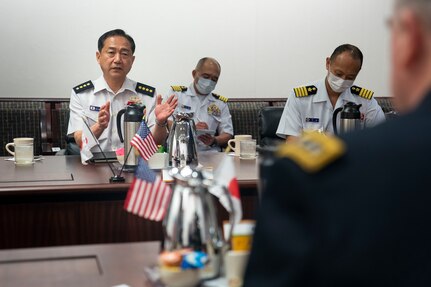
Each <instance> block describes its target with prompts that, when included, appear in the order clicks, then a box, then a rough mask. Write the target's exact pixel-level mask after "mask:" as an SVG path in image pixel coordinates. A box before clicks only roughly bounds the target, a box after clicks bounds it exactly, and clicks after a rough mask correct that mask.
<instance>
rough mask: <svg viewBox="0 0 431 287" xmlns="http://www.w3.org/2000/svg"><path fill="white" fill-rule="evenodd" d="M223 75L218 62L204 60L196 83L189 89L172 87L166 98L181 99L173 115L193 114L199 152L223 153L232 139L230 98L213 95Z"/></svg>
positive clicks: (209, 59) (193, 73)
mask: <svg viewBox="0 0 431 287" xmlns="http://www.w3.org/2000/svg"><path fill="white" fill-rule="evenodd" d="M220 72H221V68H220V64H219V63H218V62H217V61H216V60H215V59H213V58H202V59H200V60H199V62H198V64H197V65H196V68H195V69H194V70H193V72H192V76H193V83H192V84H191V85H190V86H189V87H186V86H172V87H171V89H170V90H169V92H168V93H167V95H166V98H167V97H168V96H170V95H172V94H174V95H176V97H177V98H178V105H177V108H176V110H175V112H174V114H176V113H177V112H185V113H193V114H194V116H193V119H194V121H195V123H196V129H197V130H198V131H200V132H199V133H198V151H221V148H222V147H224V146H226V144H227V142H228V141H229V140H230V139H231V138H232V136H233V126H232V117H231V115H230V112H229V108H228V105H227V103H226V102H227V98H225V97H223V96H220V95H217V94H215V93H213V91H214V89H215V87H216V85H217V82H218V79H219V76H220ZM169 124H170V123H169ZM206 132H208V133H206Z"/></svg>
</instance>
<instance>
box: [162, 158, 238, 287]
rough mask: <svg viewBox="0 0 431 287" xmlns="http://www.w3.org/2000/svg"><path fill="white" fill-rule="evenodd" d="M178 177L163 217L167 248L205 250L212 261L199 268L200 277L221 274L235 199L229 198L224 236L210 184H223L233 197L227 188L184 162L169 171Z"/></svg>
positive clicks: (226, 193)
mask: <svg viewBox="0 0 431 287" xmlns="http://www.w3.org/2000/svg"><path fill="white" fill-rule="evenodd" d="M170 174H171V176H172V177H173V178H174V180H175V187H174V190H173V194H172V198H171V202H170V204H169V208H168V210H167V213H166V216H165V218H164V221H163V230H164V235H165V241H164V248H165V249H166V250H168V251H172V250H178V249H183V248H191V249H193V250H195V251H203V252H205V253H206V254H207V255H208V258H209V262H208V264H207V265H206V266H205V268H204V269H202V270H201V271H200V276H201V279H211V278H215V277H217V276H219V274H220V270H221V264H222V258H223V254H224V252H225V251H226V250H227V249H228V247H229V243H228V242H230V237H231V235H232V230H233V226H234V213H233V207H232V200H229V205H230V210H232V212H231V213H230V214H229V221H230V230H229V233H228V234H226V236H225V238H226V240H224V238H223V236H222V233H221V229H220V227H219V222H218V217H217V206H216V205H215V202H214V197H215V196H214V195H212V194H211V193H210V192H209V189H210V188H221V189H222V190H221V192H222V193H224V195H225V196H227V198H228V199H231V197H230V195H229V192H228V190H227V189H226V188H224V187H220V186H216V184H215V183H214V181H213V180H210V179H208V177H207V176H205V174H204V172H202V171H201V170H200V169H193V168H192V167H190V166H185V167H182V168H180V169H178V168H173V169H172V170H171V171H170Z"/></svg>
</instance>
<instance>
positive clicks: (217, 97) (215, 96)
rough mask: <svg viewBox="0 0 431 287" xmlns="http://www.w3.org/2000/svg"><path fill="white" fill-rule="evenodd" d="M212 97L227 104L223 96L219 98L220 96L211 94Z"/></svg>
mask: <svg viewBox="0 0 431 287" xmlns="http://www.w3.org/2000/svg"><path fill="white" fill-rule="evenodd" d="M212 95H213V97H214V98H216V99H217V100H220V101H222V102H225V103H227V101H229V99H228V98H226V97H223V96H220V95H217V94H214V93H212Z"/></svg>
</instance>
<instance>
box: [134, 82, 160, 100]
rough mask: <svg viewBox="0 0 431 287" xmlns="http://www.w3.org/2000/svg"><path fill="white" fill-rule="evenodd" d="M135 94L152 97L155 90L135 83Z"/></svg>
mask: <svg viewBox="0 0 431 287" xmlns="http://www.w3.org/2000/svg"><path fill="white" fill-rule="evenodd" d="M135 91H136V92H138V93H141V94H144V95H147V96H150V97H153V96H154V93H155V92H156V88H154V87H151V86H148V85H145V84H142V83H136V89H135Z"/></svg>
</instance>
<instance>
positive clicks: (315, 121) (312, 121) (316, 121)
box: [305, 118, 320, 123]
mask: <svg viewBox="0 0 431 287" xmlns="http://www.w3.org/2000/svg"><path fill="white" fill-rule="evenodd" d="M319 121H320V120H319V118H305V122H306V123H318V122H319Z"/></svg>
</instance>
